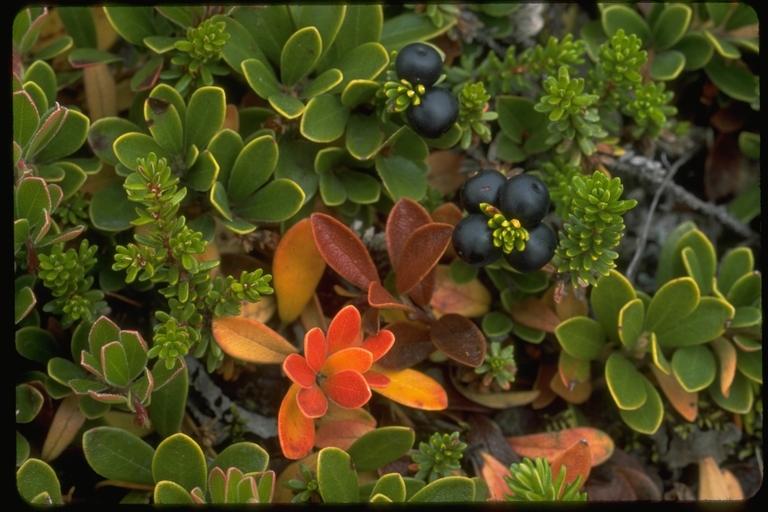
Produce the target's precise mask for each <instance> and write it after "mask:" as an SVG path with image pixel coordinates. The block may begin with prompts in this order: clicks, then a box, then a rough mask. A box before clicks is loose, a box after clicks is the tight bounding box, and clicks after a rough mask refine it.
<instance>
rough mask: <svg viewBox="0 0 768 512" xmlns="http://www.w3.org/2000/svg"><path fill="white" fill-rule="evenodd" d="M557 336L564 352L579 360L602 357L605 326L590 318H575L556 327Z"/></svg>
mask: <svg viewBox="0 0 768 512" xmlns="http://www.w3.org/2000/svg"><path fill="white" fill-rule="evenodd" d="M555 336H557V340H558V341H559V342H560V346H561V347H563V350H565V351H566V352H568V353H569V354H570V355H572V356H573V357H577V358H579V359H586V360H593V359H597V358H598V357H600V354H601V353H602V351H603V347H604V346H605V330H604V329H603V326H602V325H601V324H600V323H598V322H596V321H595V320H592V319H591V318H588V317H583V316H575V317H572V318H569V319H568V320H566V321H564V322H561V323H560V324H558V326H557V327H555Z"/></svg>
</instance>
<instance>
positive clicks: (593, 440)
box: [507, 427, 614, 466]
mask: <svg viewBox="0 0 768 512" xmlns="http://www.w3.org/2000/svg"><path fill="white" fill-rule="evenodd" d="M582 439H585V440H587V441H588V443H589V449H590V453H591V455H592V462H591V464H592V466H597V465H598V464H602V463H603V462H605V461H606V460H608V459H609V458H610V457H611V455H612V454H613V449H614V445H613V440H612V439H611V438H610V437H609V436H608V434H606V433H605V432H603V431H602V430H598V429H596V428H592V427H574V428H569V429H565V430H560V431H557V432H546V433H541V434H530V435H525V436H516V437H508V438H507V442H508V443H509V445H510V446H511V447H512V449H513V450H515V452H516V453H517V454H518V455H519V456H521V457H528V458H530V459H534V458H536V457H544V458H546V459H547V461H550V462H551V461H553V460H555V459H556V458H557V456H558V455H560V454H561V453H563V452H564V451H565V450H567V449H568V448H570V447H571V446H573V444H574V443H576V442H578V441H580V440H582Z"/></svg>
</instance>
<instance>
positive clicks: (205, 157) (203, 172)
mask: <svg viewBox="0 0 768 512" xmlns="http://www.w3.org/2000/svg"><path fill="white" fill-rule="evenodd" d="M218 175H219V164H218V163H216V159H215V158H214V157H213V155H211V152H210V151H208V150H207V149H206V150H205V151H203V152H202V153H200V156H199V157H198V158H197V160H196V161H195V165H193V166H192V168H190V169H189V172H188V173H187V175H186V176H185V177H184V181H185V182H186V183H187V184H188V185H189V187H190V188H191V189H193V190H197V191H198V192H205V191H207V190H210V189H211V187H212V186H213V184H214V183H216V177H217V176H218Z"/></svg>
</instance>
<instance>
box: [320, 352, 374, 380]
mask: <svg viewBox="0 0 768 512" xmlns="http://www.w3.org/2000/svg"><path fill="white" fill-rule="evenodd" d="M372 363H373V356H372V355H371V353H370V352H368V351H367V350H364V349H362V348H360V347H349V348H345V349H343V350H339V351H338V352H336V353H335V354H331V355H330V356H329V357H328V359H326V361H325V364H324V365H323V368H322V369H321V370H320V371H321V373H322V374H323V375H325V376H326V377H330V376H331V375H334V374H336V373H339V372H341V371H344V370H354V371H356V372H359V373H363V372H367V371H368V370H369V369H370V368H371V364H372Z"/></svg>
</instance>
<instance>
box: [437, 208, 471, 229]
mask: <svg viewBox="0 0 768 512" xmlns="http://www.w3.org/2000/svg"><path fill="white" fill-rule="evenodd" d="M431 216H432V220H433V221H435V222H444V223H446V224H450V225H451V226H454V227H456V224H458V223H459V221H460V220H461V219H462V218H463V217H464V216H463V214H462V213H461V208H459V207H458V206H456V204H455V203H443V204H441V205H440V206H438V207H437V208H435V209H434V210H432V214H431Z"/></svg>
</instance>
